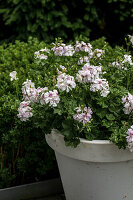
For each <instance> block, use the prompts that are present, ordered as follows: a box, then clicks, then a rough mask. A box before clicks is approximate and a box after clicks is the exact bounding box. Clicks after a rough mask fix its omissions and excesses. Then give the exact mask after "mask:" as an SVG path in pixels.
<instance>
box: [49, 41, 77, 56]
mask: <svg viewBox="0 0 133 200" xmlns="http://www.w3.org/2000/svg"><path fill="white" fill-rule="evenodd" d="M53 45H54V47H53V48H52V49H51V50H52V51H53V52H54V54H55V55H56V56H73V54H74V53H75V50H74V47H73V46H72V45H66V44H64V43H62V44H60V43H58V44H55V43H53Z"/></svg>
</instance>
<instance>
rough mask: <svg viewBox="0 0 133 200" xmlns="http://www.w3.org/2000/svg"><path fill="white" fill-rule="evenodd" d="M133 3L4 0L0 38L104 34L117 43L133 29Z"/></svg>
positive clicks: (0, 7)
mask: <svg viewBox="0 0 133 200" xmlns="http://www.w3.org/2000/svg"><path fill="white" fill-rule="evenodd" d="M132 4H133V0H129V1H127V0H103V1H102V2H101V1H98V0H89V1H88V0H83V1H81V0H79V1H78V2H77V1H76V0H73V1H71V2H70V1H63V0H56V1H54V0H51V1H50V0H37V1H32V0H28V1H27V0H23V1H22V0H13V1H11V0H5V1H2V2H1V5H0V22H1V23H0V24H1V25H0V26H1V30H2V32H1V33H0V38H1V40H2V39H3V40H4V39H7V41H9V40H10V41H11V40H15V39H16V38H17V39H23V40H27V37H28V36H29V35H32V36H36V37H38V38H39V39H40V40H45V41H53V39H54V38H55V37H62V38H64V39H67V40H70V39H73V38H75V36H76V35H79V34H82V35H83V36H87V37H88V36H90V37H91V38H92V39H95V38H98V37H101V36H103V35H104V36H105V37H106V38H107V39H108V40H109V41H111V42H112V43H113V42H117V43H118V41H119V42H121V38H123V37H125V35H126V34H127V33H130V31H132V30H133V25H132V20H133V9H132ZM105 8H106V9H105ZM20 24H21V26H20Z"/></svg>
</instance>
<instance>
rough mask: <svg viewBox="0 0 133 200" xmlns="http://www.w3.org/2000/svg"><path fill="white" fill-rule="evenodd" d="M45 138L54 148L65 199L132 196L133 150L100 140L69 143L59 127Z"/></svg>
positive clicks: (108, 199) (131, 198) (112, 199)
mask: <svg viewBox="0 0 133 200" xmlns="http://www.w3.org/2000/svg"><path fill="white" fill-rule="evenodd" d="M46 140H47V142H48V144H49V146H51V148H53V149H54V150H55V154H56V158H57V162H58V166H59V170H60V174H61V179H62V183H63V187H64V191H65V195H66V200H123V199H124V200H133V153H131V152H129V151H128V150H119V149H118V148H117V147H116V146H115V145H113V144H112V143H110V142H109V141H98V140H96V141H87V140H84V139H81V143H80V144H79V145H78V147H77V148H71V147H66V146H65V143H64V140H63V136H62V135H60V134H58V133H57V132H56V131H52V134H50V135H46Z"/></svg>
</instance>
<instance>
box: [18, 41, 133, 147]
mask: <svg viewBox="0 0 133 200" xmlns="http://www.w3.org/2000/svg"><path fill="white" fill-rule="evenodd" d="M84 41H85V42H83V41H82V40H80V38H79V41H76V44H75V43H71V44H69V45H66V44H64V43H63V42H62V40H61V39H60V38H59V39H58V40H56V42H55V44H53V45H51V44H50V45H46V46H44V47H43V49H41V50H40V51H37V52H35V56H36V59H35V61H34V62H35V63H38V68H40V72H38V73H40V75H42V73H43V78H44V81H43V85H42V84H41V85H40V84H35V85H34V83H33V82H34V80H32V79H30V80H27V82H25V83H24V84H23V102H22V103H21V104H20V107H19V115H18V117H19V118H20V120H21V121H22V124H25V123H29V121H32V120H33V121H34V124H35V123H36V124H37V125H38V126H40V127H42V129H45V126H46V120H47V122H48V123H47V124H48V125H49V126H47V132H48V133H50V131H51V129H52V128H55V129H58V130H59V131H60V132H61V133H62V134H63V135H64V138H65V141H66V145H71V146H73V147H76V146H77V145H78V143H79V141H80V140H79V138H80V137H83V138H86V139H89V140H93V139H102V140H103V139H110V140H111V141H112V142H113V143H115V144H116V145H118V147H119V148H126V146H127V140H126V138H127V130H128V129H129V128H130V127H131V126H132V120H133V112H132V111H133V87H132V86H133V62H132V57H131V55H130V54H131V52H126V50H124V49H123V48H122V47H118V46H116V47H115V48H112V47H110V46H109V44H108V43H107V42H105V41H104V38H101V39H99V40H96V41H92V43H91V44H90V43H88V42H89V41H87V38H85V39H84ZM127 44H128V46H129V44H130V42H128V43H127ZM91 45H92V46H91ZM99 48H100V49H99ZM19 77H20V76H18V78H19ZM27 78H28V79H29V77H27ZM30 81H32V82H30ZM14 83H16V85H17V81H15V80H14ZM39 85H40V87H41V89H40V88H37V87H38V86H39ZM46 87H48V88H47V89H46ZM24 88H25V89H24ZM129 94H130V98H131V100H130V101H129V100H128V95H129ZM128 101H129V102H128ZM130 104H131V105H130ZM29 106H30V107H29ZM32 115H33V116H32ZM38 116H39V118H38ZM43 116H46V117H45V119H43ZM47 132H46V133H47Z"/></svg>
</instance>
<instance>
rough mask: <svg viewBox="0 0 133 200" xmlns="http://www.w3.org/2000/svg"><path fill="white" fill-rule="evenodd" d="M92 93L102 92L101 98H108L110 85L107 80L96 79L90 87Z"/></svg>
mask: <svg viewBox="0 0 133 200" xmlns="http://www.w3.org/2000/svg"><path fill="white" fill-rule="evenodd" d="M90 91H92V92H96V91H100V94H101V96H103V97H106V96H107V95H108V94H109V85H108V82H107V80H106V79H100V78H99V79H96V80H94V81H93V83H92V84H91V86H90Z"/></svg>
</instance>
